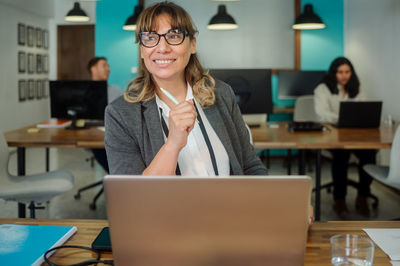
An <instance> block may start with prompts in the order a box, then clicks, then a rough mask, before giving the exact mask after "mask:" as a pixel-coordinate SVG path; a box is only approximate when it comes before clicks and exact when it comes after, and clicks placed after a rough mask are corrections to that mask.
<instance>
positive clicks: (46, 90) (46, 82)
mask: <svg viewBox="0 0 400 266" xmlns="http://www.w3.org/2000/svg"><path fill="white" fill-rule="evenodd" d="M49 87H50V83H49V80H48V79H44V80H43V98H49V90H50V89H49Z"/></svg>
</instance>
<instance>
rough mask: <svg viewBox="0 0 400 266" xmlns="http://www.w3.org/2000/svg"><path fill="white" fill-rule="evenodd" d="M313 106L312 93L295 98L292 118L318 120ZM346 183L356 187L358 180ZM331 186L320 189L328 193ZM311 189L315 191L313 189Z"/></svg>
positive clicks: (329, 184)
mask: <svg viewBox="0 0 400 266" xmlns="http://www.w3.org/2000/svg"><path fill="white" fill-rule="evenodd" d="M314 107H315V104H314V95H304V96H300V97H299V98H297V100H296V103H295V107H294V114H293V120H294V121H310V122H319V118H318V116H317V114H316V112H315V108H314ZM329 156H330V155H329ZM307 161H308V162H309V165H308V167H309V169H311V163H310V162H311V160H307ZM347 185H350V186H352V187H355V188H358V182H354V181H352V180H348V181H347ZM332 187H333V182H330V183H328V184H325V185H322V186H321V189H324V188H326V189H327V191H328V193H330V192H331V189H332ZM313 191H315V189H314V190H313ZM368 197H370V198H372V199H373V200H374V202H373V204H372V206H373V207H374V208H376V207H377V206H378V202H379V199H378V198H377V197H376V196H375V195H373V194H370V195H368Z"/></svg>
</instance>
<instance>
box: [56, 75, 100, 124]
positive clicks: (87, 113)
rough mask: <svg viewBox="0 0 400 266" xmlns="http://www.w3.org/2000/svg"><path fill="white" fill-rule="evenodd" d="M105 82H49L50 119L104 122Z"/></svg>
mask: <svg viewBox="0 0 400 266" xmlns="http://www.w3.org/2000/svg"><path fill="white" fill-rule="evenodd" d="M107 102H108V96H107V81H89V80H56V81H50V110H51V117H53V118H59V119H71V118H72V119H92V120H104V110H105V108H106V106H107Z"/></svg>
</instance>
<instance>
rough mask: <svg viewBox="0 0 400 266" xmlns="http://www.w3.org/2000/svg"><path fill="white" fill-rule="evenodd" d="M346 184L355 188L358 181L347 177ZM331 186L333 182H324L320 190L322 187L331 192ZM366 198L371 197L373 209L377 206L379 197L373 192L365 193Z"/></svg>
mask: <svg viewBox="0 0 400 266" xmlns="http://www.w3.org/2000/svg"><path fill="white" fill-rule="evenodd" d="M349 166H350V167H351V166H357V164H356V163H351V164H349ZM347 185H348V186H351V187H353V188H355V189H358V182H355V181H353V180H350V179H348V180H347ZM332 188H333V182H329V183H327V184H324V185H322V186H321V187H320V189H321V190H322V189H327V192H328V193H331V192H332ZM314 191H315V188H314V189H313V192H314ZM367 198H371V199H372V200H373V203H372V207H373V208H374V209H376V208H378V205H379V198H378V197H377V196H375V195H374V194H372V193H370V194H369V195H367Z"/></svg>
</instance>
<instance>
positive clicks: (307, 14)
mask: <svg viewBox="0 0 400 266" xmlns="http://www.w3.org/2000/svg"><path fill="white" fill-rule="evenodd" d="M325 27H326V26H325V24H324V23H323V22H322V19H321V18H320V17H319V16H318V15H317V14H315V13H314V10H313V6H312V5H311V4H306V5H305V6H304V11H303V13H302V14H300V16H298V17H297V18H296V21H295V23H294V25H293V29H295V30H316V29H324V28H325Z"/></svg>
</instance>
